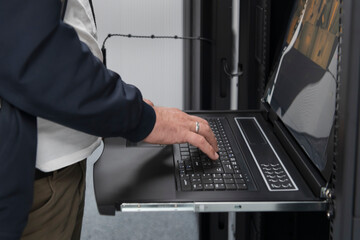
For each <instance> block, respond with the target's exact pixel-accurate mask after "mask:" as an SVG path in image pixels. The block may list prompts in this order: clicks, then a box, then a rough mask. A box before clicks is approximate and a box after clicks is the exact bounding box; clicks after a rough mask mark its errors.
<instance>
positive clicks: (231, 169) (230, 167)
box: [224, 164, 234, 173]
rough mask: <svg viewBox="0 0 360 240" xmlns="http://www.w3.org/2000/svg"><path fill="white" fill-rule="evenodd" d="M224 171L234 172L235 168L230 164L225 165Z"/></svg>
mask: <svg viewBox="0 0 360 240" xmlns="http://www.w3.org/2000/svg"><path fill="white" fill-rule="evenodd" d="M224 171H225V173H234V170H233V168H232V166H231V165H230V164H225V165H224Z"/></svg>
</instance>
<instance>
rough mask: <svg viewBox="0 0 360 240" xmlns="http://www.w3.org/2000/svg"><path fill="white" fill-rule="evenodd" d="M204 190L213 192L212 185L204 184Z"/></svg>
mask: <svg viewBox="0 0 360 240" xmlns="http://www.w3.org/2000/svg"><path fill="white" fill-rule="evenodd" d="M204 189H205V190H214V184H212V183H206V184H204Z"/></svg>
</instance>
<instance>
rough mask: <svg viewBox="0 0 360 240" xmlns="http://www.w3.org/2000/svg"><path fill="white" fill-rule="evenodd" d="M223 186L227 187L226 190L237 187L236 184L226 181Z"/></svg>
mask: <svg viewBox="0 0 360 240" xmlns="http://www.w3.org/2000/svg"><path fill="white" fill-rule="evenodd" d="M225 186H226V189H228V190H236V189H237V188H236V185H235V184H234V183H227V184H225Z"/></svg>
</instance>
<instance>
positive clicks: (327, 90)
mask: <svg viewBox="0 0 360 240" xmlns="http://www.w3.org/2000/svg"><path fill="white" fill-rule="evenodd" d="M339 5H340V2H339V0H327V1H317V0H298V1H297V3H296V4H295V7H294V11H293V14H292V18H291V21H290V24H289V26H288V33H287V36H286V39H285V44H284V47H283V50H282V53H281V57H280V60H279V63H278V67H277V69H276V70H275V71H274V76H273V81H272V83H271V85H270V86H269V87H268V88H267V92H266V94H265V98H264V99H265V101H266V102H267V103H268V104H269V105H270V106H271V108H272V109H273V110H274V111H275V112H276V113H277V115H278V116H279V117H280V118H281V119H282V121H283V123H284V124H285V125H286V127H287V128H288V129H289V131H290V132H291V134H292V135H293V136H294V137H295V139H296V140H297V142H298V143H299V144H300V145H301V147H302V148H303V149H304V151H305V152H306V154H307V155H308V156H309V158H310V159H311V160H312V162H313V163H314V164H315V165H316V166H317V168H318V169H319V170H320V171H323V170H324V168H325V166H326V162H327V146H328V144H329V137H330V134H331V130H332V126H333V121H334V112H335V98H336V96H335V94H336V76H337V60H338V50H337V49H338V42H339V39H338V37H339Z"/></svg>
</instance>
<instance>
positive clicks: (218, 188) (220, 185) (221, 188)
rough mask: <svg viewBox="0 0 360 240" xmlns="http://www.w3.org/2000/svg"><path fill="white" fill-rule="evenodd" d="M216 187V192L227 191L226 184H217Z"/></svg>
mask: <svg viewBox="0 0 360 240" xmlns="http://www.w3.org/2000/svg"><path fill="white" fill-rule="evenodd" d="M214 185H215V189H216V190H225V184H223V183H216V184H214Z"/></svg>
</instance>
